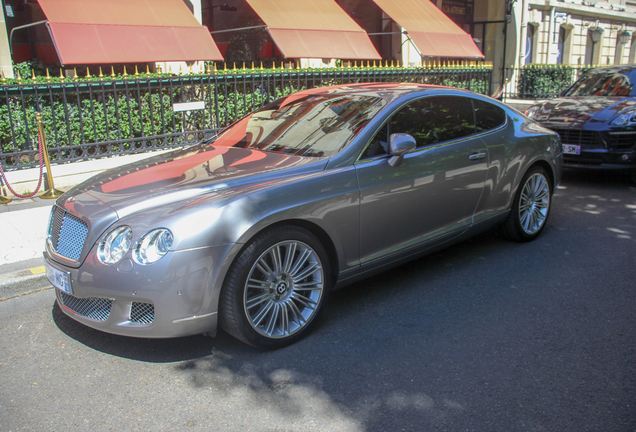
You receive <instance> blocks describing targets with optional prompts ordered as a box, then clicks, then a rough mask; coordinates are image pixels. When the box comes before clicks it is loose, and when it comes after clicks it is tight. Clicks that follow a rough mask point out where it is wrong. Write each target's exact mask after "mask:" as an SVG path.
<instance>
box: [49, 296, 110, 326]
mask: <svg viewBox="0 0 636 432" xmlns="http://www.w3.org/2000/svg"><path fill="white" fill-rule="evenodd" d="M58 294H59V295H60V300H62V304H63V305H64V306H66V307H67V308H69V309H70V310H72V311H73V312H75V313H76V314H78V315H81V316H84V317H86V318H90V319H94V320H96V321H106V320H107V319H108V317H109V315H110V307H111V306H112V304H113V302H112V300H109V299H105V298H99V297H88V298H78V297H73V296H72V295H68V294H66V293H65V292H62V291H59V290H58Z"/></svg>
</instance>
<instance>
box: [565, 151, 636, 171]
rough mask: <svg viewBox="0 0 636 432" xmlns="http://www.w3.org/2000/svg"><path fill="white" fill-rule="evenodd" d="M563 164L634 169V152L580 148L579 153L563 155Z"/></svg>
mask: <svg viewBox="0 0 636 432" xmlns="http://www.w3.org/2000/svg"><path fill="white" fill-rule="evenodd" d="M563 156H564V157H563V165H564V166H565V167H568V168H578V169H600V170H624V171H630V170H636V152H634V151H628V152H625V151H612V150H605V149H591V150H585V149H582V150H581V154H580V155H570V154H565V155H563Z"/></svg>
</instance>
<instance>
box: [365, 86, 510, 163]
mask: <svg viewBox="0 0 636 432" xmlns="http://www.w3.org/2000/svg"><path fill="white" fill-rule="evenodd" d="M433 97H461V98H466V99H469V100H470V104H471V106H472V109H473V122H474V125H475V132H474V133H472V134H470V135H465V136H463V137H460V138H456V139H450V140H446V141H440V142H437V143H432V144H430V145H426V146H421V147H416V148H415V149H414V150H413V151H412V152H410V153H409V154H414V153H420V152H423V151H428V150H430V149H432V148H438V147H441V146H446V145H449V144H453V143H456V142H463V141H466V140H467V139H473V138H478V137H482V136H485V135H487V134H490V133H493V132H496V131H499V130H501V129H504V128H505V127H506V126H507V125H508V122H509V119H508V113H507V112H506V110H505V109H504V108H502V107H500V106H498V105H496V104H494V103H492V102H491V101H488V100H484V99H482V98H479V97H475V96H472V95H462V94H432V95H424V96H420V97H415V98H413V99H410V100H408V101H406V102H404V103H403V104H402V105H400V106H399V108H397V109H396V110H395V111H394V112H393V113H392V114H391V115H390V116H389V117H388V118H386V119H385V120H384V121H383V122H382V124H381V125H380V126H379V127H378V128H377V129H376V130H375V131H374V133H373V134H372V135H371V138H370V139H369V140H368V141H367V143H366V144H365V146H364V148H363V149H362V151H361V152H360V154H359V155H358V158H357V159H356V161H355V163H356V164H357V163H367V162H371V161H374V160H378V159H385V158H388V157H390V156H391V155H390V154H389V153H386V154H380V155H375V156H368V157H363V155H364V153H365V152H366V151H367V149H368V148H369V146H370V145H371V144H372V142H373V140H374V138H375V137H376V136H377V134H378V133H379V132H380V131H381V130H382V129H383V128H385V127H386V126H387V124H388V123H389V122H390V121H391V119H392V118H393V116H394V115H395V114H396V113H397V112H398V111H400V110H402V109H403V108H404V107H406V106H407V105H408V104H411V103H413V102H415V101H418V100H420V99H425V98H433ZM475 100H479V101H481V102H483V103H487V104H490V105H492V106H494V107H496V108H498V109H500V110H501V111H502V112H503V114H504V121H503V123H501V124H500V125H498V126H496V127H495V128H492V129H488V130H485V131H482V132H477V111H476V110H475V104H474V102H473V101H475ZM390 137H391V128H390V126H389V127H388V130H387V140H388V139H389V138H390ZM486 145H487V143H486Z"/></svg>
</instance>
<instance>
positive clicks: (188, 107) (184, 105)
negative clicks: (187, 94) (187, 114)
mask: <svg viewBox="0 0 636 432" xmlns="http://www.w3.org/2000/svg"><path fill="white" fill-rule="evenodd" d="M204 108H205V101H195V102H181V103H173V104H172V109H173V110H174V112H180V111H196V110H202V109H204Z"/></svg>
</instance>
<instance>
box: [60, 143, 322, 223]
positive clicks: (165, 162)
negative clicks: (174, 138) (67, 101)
mask: <svg viewBox="0 0 636 432" xmlns="http://www.w3.org/2000/svg"><path fill="white" fill-rule="evenodd" d="M326 164H327V159H326V158H316V157H302V156H295V155H290V154H284V153H275V152H267V151H261V150H255V149H242V148H236V147H222V146H214V145H212V144H200V145H196V146H194V147H190V148H187V149H183V150H175V151H171V152H168V153H164V154H161V155H157V156H153V157H150V158H148V159H144V160H142V161H139V162H135V163H132V164H129V165H124V166H122V167H119V168H115V169H111V170H108V171H105V172H103V173H101V174H98V175H96V176H94V177H92V178H91V179H89V180H87V181H85V182H83V183H81V184H79V185H78V186H76V187H74V188H73V189H71V190H69V191H68V192H67V193H65V194H64V195H63V196H62V197H60V199H59V201H58V205H61V206H64V207H67V208H73V207H76V206H73V205H72V203H80V202H94V201H95V200H97V201H100V202H101V203H102V204H106V205H107V206H109V207H110V208H111V209H113V210H114V211H115V212H116V213H117V215H118V217H119V218H122V217H124V216H126V215H129V214H132V213H135V212H138V211H141V210H144V209H148V208H152V207H157V206H161V205H165V204H170V203H175V202H179V201H183V200H188V199H197V198H200V197H202V196H205V195H210V194H214V193H218V192H221V191H223V192H225V191H227V190H229V189H232V188H243V187H247V186H252V185H255V184H259V183H267V182H273V181H276V180H279V179H281V178H288V177H290V176H294V175H299V174H301V173H303V174H305V173H309V172H314V171H321V170H324V169H325V166H326ZM68 204H71V205H68Z"/></svg>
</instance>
